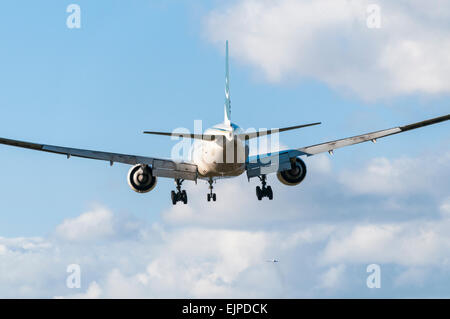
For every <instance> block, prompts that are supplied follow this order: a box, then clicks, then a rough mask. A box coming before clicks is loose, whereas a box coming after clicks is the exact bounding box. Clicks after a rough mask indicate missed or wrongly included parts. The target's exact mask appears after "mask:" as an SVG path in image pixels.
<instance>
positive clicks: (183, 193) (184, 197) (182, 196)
mask: <svg viewBox="0 0 450 319" xmlns="http://www.w3.org/2000/svg"><path fill="white" fill-rule="evenodd" d="M181 199H182V201H183V204H187V193H186V191H185V190H183V191H182V192H181Z"/></svg>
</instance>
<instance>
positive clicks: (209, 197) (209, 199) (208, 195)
mask: <svg viewBox="0 0 450 319" xmlns="http://www.w3.org/2000/svg"><path fill="white" fill-rule="evenodd" d="M206 198H207V199H208V202H210V201H211V194H207V195H206Z"/></svg>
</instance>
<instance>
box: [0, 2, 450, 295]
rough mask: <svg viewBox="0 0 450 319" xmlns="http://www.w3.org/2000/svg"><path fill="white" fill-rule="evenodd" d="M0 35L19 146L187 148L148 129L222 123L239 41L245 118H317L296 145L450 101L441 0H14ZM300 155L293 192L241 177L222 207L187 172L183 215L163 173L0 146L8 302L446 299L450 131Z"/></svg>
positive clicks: (5, 110)
mask: <svg viewBox="0 0 450 319" xmlns="http://www.w3.org/2000/svg"><path fill="white" fill-rule="evenodd" d="M71 3H77V4H79V5H80V7H81V29H78V30H74V29H68V28H67V26H66V18H67V16H68V13H66V8H67V6H68V5H69V4H71ZM373 3H376V4H377V5H378V7H379V8H380V10H381V11H380V28H369V27H368V23H367V21H368V17H369V16H370V14H371V11H370V10H369V12H368V11H367V8H368V6H369V4H373ZM369 24H370V23H369ZM0 38H1V39H2V44H1V46H2V50H0V70H1V72H0V86H1V88H2V90H1V94H0V110H1V116H0V136H1V137H7V138H15V139H23V140H29V141H34V142H43V143H47V144H55V145H64V146H72V147H79V148H88V149H99V150H105V151H114V152H122V153H130V154H141V155H148V156H156V157H169V156H170V152H171V146H172V145H173V144H174V143H175V142H174V141H170V140H168V139H166V138H164V137H157V136H144V135H143V134H141V132H142V131H143V130H161V131H171V130H172V129H174V128H178V127H185V128H188V129H191V130H192V129H193V125H194V120H199V119H201V120H203V125H204V128H206V127H208V126H210V125H213V124H216V123H218V122H220V121H221V120H222V116H223V109H222V107H223V82H224V80H223V74H224V61H223V60H224V42H225V40H227V39H228V40H229V41H230V59H231V60H230V63H231V97H232V100H233V121H235V122H236V123H238V124H239V125H241V126H242V127H244V128H247V127H254V128H266V127H267V128H271V127H282V126H290V125H295V124H299V123H307V122H314V121H322V122H323V124H322V125H321V126H319V127H314V128H307V129H304V130H301V131H293V132H287V133H285V134H284V135H282V136H281V143H282V144H283V145H286V146H287V147H302V146H306V145H310V144H314V143H318V142H322V141H327V140H330V139H335V138H341V137H346V136H352V135H355V134H359V133H364V132H368V131H372V130H377V129H384V128H389V127H392V126H397V125H403V124H408V123H412V122H415V121H420V120H423V119H426V118H431V117H434V116H440V115H444V114H448V113H449V110H450V107H449V104H450V103H449V102H450V97H449V93H450V60H449V59H448V52H450V5H449V4H448V2H447V1H443V0H442V1H434V2H433V4H428V3H427V2H426V1H416V0H413V1H411V0H409V1H400V0H399V1H396V2H394V3H393V2H392V1H381V0H380V1H375V2H374V1H364V0H361V1H343V0H314V1H312V0H307V1H294V0H279V1H269V0H259V1H256V0H240V1H238V0H236V1H227V2H225V1H197V2H195V4H193V3H192V1H133V2H132V3H128V2H123V1H108V2H107V4H106V2H98V1H83V0H79V1H57V0H48V1H39V2H37V1H33V2H31V1H22V0H20V1H4V2H2V4H1V5H0ZM305 162H306V164H307V166H308V176H307V178H306V179H305V181H304V182H303V183H302V184H301V185H299V186H297V187H286V186H284V185H282V184H281V183H279V182H278V180H277V179H276V177H273V176H271V177H270V178H269V184H270V185H272V188H273V189H274V200H273V201H268V200H263V201H261V202H259V201H257V199H256V196H255V190H254V189H255V186H256V185H258V183H257V181H255V180H252V181H251V182H248V181H247V180H246V178H245V176H242V177H239V178H236V179H232V180H227V181H220V182H218V183H217V184H216V186H215V187H216V193H217V198H218V200H217V202H216V203H208V202H206V193H207V191H208V188H207V184H206V183H204V182H199V183H198V185H195V184H188V183H186V190H187V192H188V194H189V205H180V204H179V205H177V206H175V207H174V206H172V205H171V203H170V190H171V189H172V188H173V182H172V181H170V180H163V179H160V180H159V182H158V185H157V187H156V188H155V189H154V190H153V191H152V192H151V193H148V194H145V195H141V194H136V193H134V192H133V191H132V190H130V189H129V188H128V185H127V183H126V174H127V171H128V168H129V167H127V166H125V165H120V164H117V165H114V166H113V167H109V165H108V164H107V163H106V164H105V163H101V162H97V161H89V160H83V159H70V160H69V161H68V160H67V159H66V158H65V157H63V156H57V155H52V154H42V153H39V152H33V151H28V150H22V149H14V148H10V147H6V146H2V147H0V163H1V165H0V176H1V182H0V192H1V194H2V200H1V201H0V297H44V298H53V297H67V298H80V297H81V298H83V297H84V298H86V297H87V298H110V297H158V298H160V297H180V298H186V297H191V298H193V297H257V298H259V297H266V298H271V297H273V298H298V297H307V298H309V297H368V298H371V297H373V298H379V297H450V289H449V288H448V287H450V279H449V278H450V276H449V273H450V129H449V125H448V124H447V123H444V124H438V125H436V126H432V127H427V128H423V129H420V130H417V131H412V132H408V133H405V134H400V135H397V136H393V137H388V138H386V139H383V140H379V141H378V143H377V144H375V145H374V144H372V143H368V144H367V145H366V144H364V145H357V146H352V147H348V148H345V149H340V150H337V151H336V152H335V155H334V156H333V157H330V156H328V154H326V155H319V156H314V157H310V158H307V159H305ZM272 258H276V259H278V260H280V262H279V263H276V264H273V263H268V262H266V260H268V259H272ZM72 264H78V265H79V266H80V268H81V287H80V288H72V289H71V288H68V287H67V285H66V280H67V278H68V276H69V273H68V272H67V271H66V270H67V267H68V266H69V265H72ZM371 264H377V265H379V266H380V269H381V288H379V289H369V288H368V287H367V285H366V279H367V277H368V275H369V273H367V271H366V269H367V266H368V265H371Z"/></svg>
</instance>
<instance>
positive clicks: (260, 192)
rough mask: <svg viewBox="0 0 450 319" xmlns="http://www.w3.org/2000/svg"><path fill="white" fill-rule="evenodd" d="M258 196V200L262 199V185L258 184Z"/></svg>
mask: <svg viewBox="0 0 450 319" xmlns="http://www.w3.org/2000/svg"><path fill="white" fill-rule="evenodd" d="M256 197H258V200H261V199H262V191H261V187H259V186H256Z"/></svg>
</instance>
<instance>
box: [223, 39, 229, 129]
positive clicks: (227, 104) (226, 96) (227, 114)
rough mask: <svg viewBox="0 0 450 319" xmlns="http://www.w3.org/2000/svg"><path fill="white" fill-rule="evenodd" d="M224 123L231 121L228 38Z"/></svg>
mask: <svg viewBox="0 0 450 319" xmlns="http://www.w3.org/2000/svg"><path fill="white" fill-rule="evenodd" d="M224 113H225V116H224V123H225V124H228V125H229V124H230V122H231V99H230V74H229V70H228V40H227V42H226V48H225V110H224Z"/></svg>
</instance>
